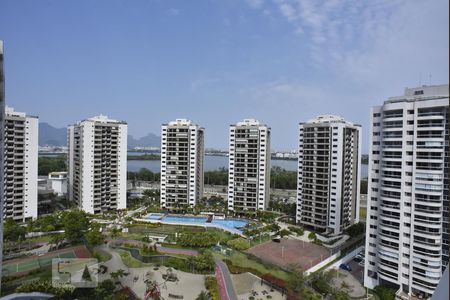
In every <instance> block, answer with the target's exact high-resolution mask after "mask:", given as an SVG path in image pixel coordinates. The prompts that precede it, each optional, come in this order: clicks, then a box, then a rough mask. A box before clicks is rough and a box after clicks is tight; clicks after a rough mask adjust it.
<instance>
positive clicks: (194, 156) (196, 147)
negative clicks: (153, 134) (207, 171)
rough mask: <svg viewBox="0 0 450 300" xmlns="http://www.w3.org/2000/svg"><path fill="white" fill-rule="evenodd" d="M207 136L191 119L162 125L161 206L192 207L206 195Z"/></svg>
mask: <svg viewBox="0 0 450 300" xmlns="http://www.w3.org/2000/svg"><path fill="white" fill-rule="evenodd" d="M204 134H205V130H204V129H203V128H202V127H200V126H198V125H196V124H194V123H193V122H192V121H191V120H187V119H177V120H175V121H173V122H169V123H168V124H163V125H162V128H161V207H164V208H172V207H180V206H185V205H188V206H191V207H192V206H195V205H196V203H197V201H198V200H199V199H200V198H201V197H202V196H203V160H204V155H205V150H204Z"/></svg>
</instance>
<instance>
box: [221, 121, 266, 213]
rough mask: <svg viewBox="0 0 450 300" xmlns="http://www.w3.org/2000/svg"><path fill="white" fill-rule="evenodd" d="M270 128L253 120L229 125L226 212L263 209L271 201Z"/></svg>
mask: <svg viewBox="0 0 450 300" xmlns="http://www.w3.org/2000/svg"><path fill="white" fill-rule="evenodd" d="M270 132H271V131H270V128H269V127H267V125H265V124H262V123H260V122H259V121H257V120H254V119H245V120H243V121H242V122H238V123H237V124H236V125H231V126H230V151H229V168H228V174H229V175H228V209H229V210H234V211H246V210H248V211H256V210H259V209H266V208H267V205H268V203H269V199H270V138H271V135H270V134H271V133H270Z"/></svg>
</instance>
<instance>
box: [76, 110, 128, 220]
mask: <svg viewBox="0 0 450 300" xmlns="http://www.w3.org/2000/svg"><path fill="white" fill-rule="evenodd" d="M127 131H128V125H127V123H125V122H123V121H116V120H111V119H109V118H108V117H106V116H103V115H100V116H97V117H93V118H90V119H87V120H84V121H81V122H79V123H77V124H75V125H71V126H69V127H68V146H69V155H68V156H69V157H68V158H69V159H68V160H69V163H68V164H69V176H68V177H69V186H68V189H69V191H68V192H69V199H70V200H73V201H75V202H76V203H77V204H78V205H79V207H80V209H82V210H83V211H85V212H87V213H92V214H97V213H101V212H103V211H108V210H114V209H125V208H126V207H127Z"/></svg>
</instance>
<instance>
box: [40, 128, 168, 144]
mask: <svg viewBox="0 0 450 300" xmlns="http://www.w3.org/2000/svg"><path fill="white" fill-rule="evenodd" d="M160 145H161V138H160V137H159V136H158V135H156V134H153V133H149V134H147V135H146V136H143V137H141V138H139V139H135V138H134V137H133V136H132V135H128V148H134V147H159V146H160ZM39 146H67V128H57V127H53V126H52V125H50V124H48V123H46V122H40V123H39Z"/></svg>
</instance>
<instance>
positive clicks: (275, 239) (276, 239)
mask: <svg viewBox="0 0 450 300" xmlns="http://www.w3.org/2000/svg"><path fill="white" fill-rule="evenodd" d="M272 241H273V242H275V243H281V239H279V238H274V239H272Z"/></svg>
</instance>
